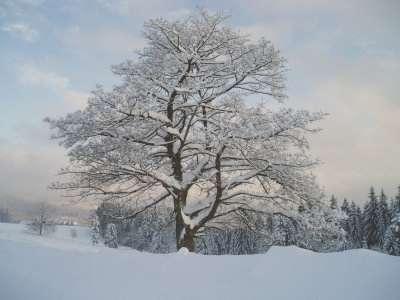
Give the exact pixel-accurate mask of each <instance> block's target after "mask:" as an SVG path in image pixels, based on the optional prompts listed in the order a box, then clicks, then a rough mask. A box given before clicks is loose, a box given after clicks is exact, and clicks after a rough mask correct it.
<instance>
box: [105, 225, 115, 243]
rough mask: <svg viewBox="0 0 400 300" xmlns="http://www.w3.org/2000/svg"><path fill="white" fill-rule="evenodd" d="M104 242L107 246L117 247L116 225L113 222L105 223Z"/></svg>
mask: <svg viewBox="0 0 400 300" xmlns="http://www.w3.org/2000/svg"><path fill="white" fill-rule="evenodd" d="M104 243H105V244H106V246H107V247H109V248H118V233H117V226H115V224H114V223H110V224H108V225H107V231H106V235H105V237H104Z"/></svg>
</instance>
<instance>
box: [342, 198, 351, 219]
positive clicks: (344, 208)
mask: <svg viewBox="0 0 400 300" xmlns="http://www.w3.org/2000/svg"><path fill="white" fill-rule="evenodd" d="M341 210H342V211H343V212H344V213H346V214H347V215H349V212H350V211H349V202H348V201H347V199H346V198H344V200H343V204H342V206H341Z"/></svg>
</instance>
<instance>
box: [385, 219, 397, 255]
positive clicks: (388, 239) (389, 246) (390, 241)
mask: <svg viewBox="0 0 400 300" xmlns="http://www.w3.org/2000/svg"><path fill="white" fill-rule="evenodd" d="M383 250H385V252H386V253H388V254H390V255H400V213H398V214H397V215H396V216H395V217H394V218H393V220H392V222H391V224H390V226H388V228H387V230H386V234H385V240H384V243H383Z"/></svg>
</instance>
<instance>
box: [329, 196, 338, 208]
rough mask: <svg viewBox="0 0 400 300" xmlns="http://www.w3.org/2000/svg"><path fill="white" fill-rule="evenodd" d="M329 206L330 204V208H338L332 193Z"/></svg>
mask: <svg viewBox="0 0 400 300" xmlns="http://www.w3.org/2000/svg"><path fill="white" fill-rule="evenodd" d="M329 206H330V208H331V209H337V208H338V203H337V200H336V197H335V196H334V195H332V197H331V200H330V205H329Z"/></svg>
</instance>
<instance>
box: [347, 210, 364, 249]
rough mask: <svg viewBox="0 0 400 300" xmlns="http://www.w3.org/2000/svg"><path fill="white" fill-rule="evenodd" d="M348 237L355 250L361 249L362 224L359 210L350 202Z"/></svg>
mask: <svg viewBox="0 0 400 300" xmlns="http://www.w3.org/2000/svg"><path fill="white" fill-rule="evenodd" d="M348 227H349V235H350V239H351V241H352V243H353V246H354V247H355V248H360V247H362V239H363V235H362V224H361V210H360V208H359V207H357V205H356V204H355V203H354V202H351V205H350V207H349V219H348Z"/></svg>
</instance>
